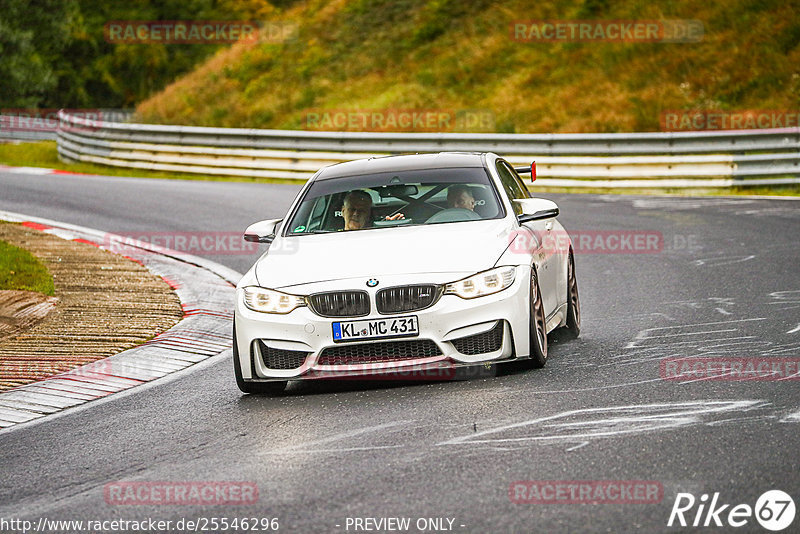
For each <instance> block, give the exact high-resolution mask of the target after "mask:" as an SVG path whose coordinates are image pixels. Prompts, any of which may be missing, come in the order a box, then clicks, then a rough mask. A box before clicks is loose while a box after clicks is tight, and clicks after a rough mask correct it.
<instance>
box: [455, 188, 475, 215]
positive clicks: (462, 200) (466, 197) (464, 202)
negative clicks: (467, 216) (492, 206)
mask: <svg viewBox="0 0 800 534" xmlns="http://www.w3.org/2000/svg"><path fill="white" fill-rule="evenodd" d="M453 207H454V208H463V209H466V210H470V211H474V209H475V199H474V198H473V197H472V195H470V194H469V193H466V192H461V193H459V194H458V196H456V198H455V199H453Z"/></svg>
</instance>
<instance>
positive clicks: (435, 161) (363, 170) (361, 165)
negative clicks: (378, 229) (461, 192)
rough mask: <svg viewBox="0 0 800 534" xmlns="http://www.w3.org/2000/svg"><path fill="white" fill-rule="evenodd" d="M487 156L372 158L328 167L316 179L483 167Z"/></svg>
mask: <svg viewBox="0 0 800 534" xmlns="http://www.w3.org/2000/svg"><path fill="white" fill-rule="evenodd" d="M484 155H485V154H483V153H481V152H439V153H438V154H406V155H402V156H381V157H372V158H367V159H359V160H355V161H347V162H345V163H337V164H335V165H331V166H329V167H325V168H324V169H322V170H320V171H319V174H317V176H316V178H315V180H328V179H331V178H341V177H344V176H358V175H361V174H373V173H380V172H393V171H413V170H424V169H448V168H459V167H483V166H484V159H483V156H484Z"/></svg>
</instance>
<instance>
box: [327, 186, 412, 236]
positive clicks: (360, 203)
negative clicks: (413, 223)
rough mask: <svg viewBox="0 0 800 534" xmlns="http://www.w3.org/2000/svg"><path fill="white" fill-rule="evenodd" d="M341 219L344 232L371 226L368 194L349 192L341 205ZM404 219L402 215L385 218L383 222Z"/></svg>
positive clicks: (370, 203) (370, 206)
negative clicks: (342, 218) (342, 219)
mask: <svg viewBox="0 0 800 534" xmlns="http://www.w3.org/2000/svg"><path fill="white" fill-rule="evenodd" d="M342 217H344V229H345V230H361V229H362V228H369V227H370V226H372V197H371V196H369V193H367V192H366V191H362V190H360V189H357V190H355V191H350V192H349V193H347V195H346V196H345V197H344V201H343V203H342ZM403 218H405V217H404V216H403V214H402V213H395V214H394V215H392V216H390V217H389V216H387V217H386V219H385V220H387V221H396V220H397V219H403Z"/></svg>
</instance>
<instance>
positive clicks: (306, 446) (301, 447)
mask: <svg viewBox="0 0 800 534" xmlns="http://www.w3.org/2000/svg"><path fill="white" fill-rule="evenodd" d="M413 422H414V421H393V422H391V423H383V424H380V425H374V426H367V427H364V428H357V429H355V430H348V431H347V432H342V433H340V434H334V435H333V436H328V437H327V438H322V439H317V440H313V441H306V442H304V443H298V444H296V445H291V446H289V447H284V448H281V449H276V450H273V451H266V452H265V454H286V453H295V452H323V451H324V452H332V451H339V450H341V451H347V450H368V449H380V448H395V447H396V446H395V445H392V446H389V447H378V446H376V447H345V448H342V449H327V450H324V449H311V448H312V447H314V446H316V445H324V444H327V443H333V442H335V441H340V440H344V439H350V438H354V437H356V436H361V435H363V434H369V433H371V432H380V431H381V430H385V429H387V428H395V427H398V426H403V425H407V424H409V423H413Z"/></svg>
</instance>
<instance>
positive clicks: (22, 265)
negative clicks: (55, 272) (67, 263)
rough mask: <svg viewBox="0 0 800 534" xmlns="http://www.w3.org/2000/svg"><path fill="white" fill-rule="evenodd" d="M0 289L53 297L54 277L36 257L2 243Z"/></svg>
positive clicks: (0, 244) (0, 248)
mask: <svg viewBox="0 0 800 534" xmlns="http://www.w3.org/2000/svg"><path fill="white" fill-rule="evenodd" d="M0 289H18V290H24V291H36V292H38V293H44V294H45V295H48V296H50V297H52V296H53V293H54V292H55V288H54V287H53V277H52V276H50V273H49V272H48V270H47V268H46V267H45V266H44V265H42V262H40V261H39V260H38V259H37V258H36V256H34V255H33V254H31V253H30V252H28V251H27V250H25V249H22V248H19V247H15V246H14V245H11V244H9V243H6V242H5V241H0Z"/></svg>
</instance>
